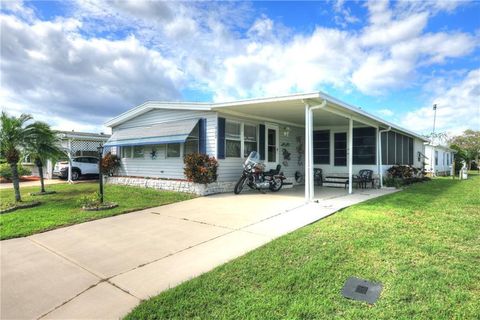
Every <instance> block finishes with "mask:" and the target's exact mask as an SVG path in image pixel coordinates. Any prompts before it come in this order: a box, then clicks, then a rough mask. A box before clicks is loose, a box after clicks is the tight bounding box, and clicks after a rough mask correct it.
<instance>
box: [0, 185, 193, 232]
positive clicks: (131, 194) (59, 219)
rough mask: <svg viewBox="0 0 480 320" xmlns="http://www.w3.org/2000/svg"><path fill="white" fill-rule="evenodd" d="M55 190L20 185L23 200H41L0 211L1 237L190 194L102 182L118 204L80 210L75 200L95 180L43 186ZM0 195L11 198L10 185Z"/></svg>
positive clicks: (88, 190) (91, 188)
mask: <svg viewBox="0 0 480 320" xmlns="http://www.w3.org/2000/svg"><path fill="white" fill-rule="evenodd" d="M46 189H47V190H48V191H50V190H55V191H57V193H56V194H51V195H44V196H36V197H32V196H29V195H28V193H29V192H37V191H39V187H26V188H21V192H22V198H23V200H24V201H31V200H38V201H41V202H42V204H41V205H40V206H37V207H34V208H30V209H20V210H17V211H13V212H10V213H5V214H2V215H0V238H1V240H4V239H9V238H16V237H22V236H28V235H31V234H34V233H38V232H43V231H47V230H50V229H55V228H58V227H62V226H67V225H72V224H76V223H81V222H85V221H90V220H95V219H100V218H105V217H109V216H114V215H118V214H122V213H126V212H130V211H135V210H139V209H143V208H148V207H155V206H160V205H164V204H169V203H173V202H177V201H182V200H187V199H191V198H192V197H193V196H192V195H188V194H184V193H177V192H167V191H157V190H153V189H144V188H135V187H127V186H114V185H106V186H105V201H113V202H117V203H118V207H117V208H114V209H110V210H104V211H83V210H81V209H80V204H79V203H78V200H79V199H80V198H81V196H82V195H91V194H92V193H94V192H96V191H98V183H93V182H92V183H78V184H56V185H48V186H46ZM0 199H1V200H2V202H3V201H9V200H10V199H13V189H3V190H0Z"/></svg>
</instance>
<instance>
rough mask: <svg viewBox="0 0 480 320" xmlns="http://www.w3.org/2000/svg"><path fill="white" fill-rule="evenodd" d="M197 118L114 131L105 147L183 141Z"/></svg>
mask: <svg viewBox="0 0 480 320" xmlns="http://www.w3.org/2000/svg"><path fill="white" fill-rule="evenodd" d="M198 120H199V119H189V120H181V121H171V122H165V123H160V124H156V125H152V126H146V127H137V128H130V129H123V130H118V131H115V132H114V133H113V134H112V136H111V137H110V139H108V141H107V142H106V143H105V145H104V146H105V147H115V146H136V145H147V144H169V143H183V142H185V140H187V138H188V136H189V135H190V133H191V132H192V130H193V128H195V125H196V124H197V123H198Z"/></svg>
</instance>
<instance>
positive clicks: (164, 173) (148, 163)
mask: <svg viewBox="0 0 480 320" xmlns="http://www.w3.org/2000/svg"><path fill="white" fill-rule="evenodd" d="M200 118H204V119H206V141H205V142H206V151H207V154H209V155H210V156H214V157H216V156H217V140H216V136H217V113H216V112H214V111H190V110H166V109H155V110H151V111H148V112H146V113H144V114H141V115H139V116H138V117H135V118H133V119H130V120H128V121H126V122H124V123H122V124H120V125H118V126H116V127H113V128H112V131H113V132H115V131H116V130H121V129H127V128H133V127H141V126H149V125H153V124H159V123H163V122H170V121H177V120H182V119H200ZM152 148H155V151H156V152H155V157H154V159H152V155H151V152H152ZM188 148H189V147H187V149H188ZM123 149H124V148H121V150H123ZM166 149H167V147H166V145H152V146H150V145H147V146H144V155H145V156H144V158H142V159H140V158H132V156H129V157H128V158H125V157H122V166H121V167H120V169H119V172H118V174H119V175H123V176H136V177H154V178H166V179H185V175H184V173H183V167H184V164H183V155H184V153H185V150H184V149H185V147H184V145H183V144H181V146H180V156H178V157H172V158H170V157H167V150H166ZM130 150H132V149H130ZM121 152H123V151H121ZM130 152H132V151H130Z"/></svg>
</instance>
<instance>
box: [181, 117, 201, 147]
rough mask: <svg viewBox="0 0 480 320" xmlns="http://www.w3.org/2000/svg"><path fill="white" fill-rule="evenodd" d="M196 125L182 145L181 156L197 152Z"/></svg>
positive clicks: (197, 137) (197, 136)
mask: <svg viewBox="0 0 480 320" xmlns="http://www.w3.org/2000/svg"><path fill="white" fill-rule="evenodd" d="M198 139H199V134H198V124H197V125H196V126H195V128H193V130H192V132H191V133H190V135H189V136H188V138H187V140H186V141H185V143H184V145H183V154H190V153H195V152H198V145H199V144H198Z"/></svg>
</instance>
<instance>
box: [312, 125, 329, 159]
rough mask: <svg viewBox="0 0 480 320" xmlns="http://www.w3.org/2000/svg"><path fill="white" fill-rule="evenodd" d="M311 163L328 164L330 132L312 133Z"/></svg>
mask: <svg viewBox="0 0 480 320" xmlns="http://www.w3.org/2000/svg"><path fill="white" fill-rule="evenodd" d="M313 163H314V164H330V131H328V130H322V131H313Z"/></svg>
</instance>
